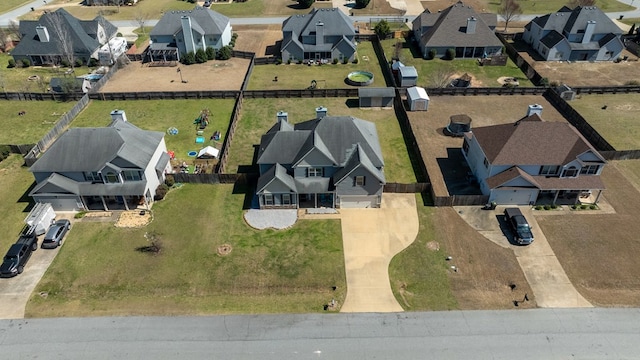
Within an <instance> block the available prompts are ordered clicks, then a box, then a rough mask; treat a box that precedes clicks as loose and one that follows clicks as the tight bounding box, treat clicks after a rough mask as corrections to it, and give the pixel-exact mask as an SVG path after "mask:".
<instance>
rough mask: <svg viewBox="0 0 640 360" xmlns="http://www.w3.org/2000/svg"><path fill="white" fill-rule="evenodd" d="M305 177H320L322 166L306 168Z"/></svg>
mask: <svg viewBox="0 0 640 360" xmlns="http://www.w3.org/2000/svg"><path fill="white" fill-rule="evenodd" d="M307 177H322V168H320V167H310V168H309V169H308V170H307Z"/></svg>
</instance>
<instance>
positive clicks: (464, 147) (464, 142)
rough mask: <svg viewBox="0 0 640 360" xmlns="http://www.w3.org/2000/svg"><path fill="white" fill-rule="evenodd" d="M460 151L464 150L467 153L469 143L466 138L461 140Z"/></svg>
mask: <svg viewBox="0 0 640 360" xmlns="http://www.w3.org/2000/svg"><path fill="white" fill-rule="evenodd" d="M462 151H464V153H465V154H468V153H469V143H468V142H467V139H466V138H465V139H464V141H463V142H462Z"/></svg>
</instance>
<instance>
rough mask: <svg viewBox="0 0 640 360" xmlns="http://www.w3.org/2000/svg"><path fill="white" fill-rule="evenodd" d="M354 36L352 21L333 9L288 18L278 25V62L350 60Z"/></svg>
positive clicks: (353, 53) (313, 11) (354, 48)
mask: <svg viewBox="0 0 640 360" xmlns="http://www.w3.org/2000/svg"><path fill="white" fill-rule="evenodd" d="M355 35H356V30H355V28H354V27H353V23H352V21H351V20H350V19H349V17H348V16H347V15H345V14H344V13H343V12H342V11H340V10H339V9H336V8H331V9H313V10H311V12H310V13H308V14H306V15H293V16H290V17H289V18H287V19H286V20H285V21H284V22H283V23H282V45H281V56H282V61H288V60H291V61H296V60H301V61H308V60H316V61H318V62H320V61H323V60H324V61H332V60H333V59H337V60H338V61H340V62H342V61H343V60H345V59H346V60H347V61H352V60H354V59H355V56H356V43H355V40H354V39H355Z"/></svg>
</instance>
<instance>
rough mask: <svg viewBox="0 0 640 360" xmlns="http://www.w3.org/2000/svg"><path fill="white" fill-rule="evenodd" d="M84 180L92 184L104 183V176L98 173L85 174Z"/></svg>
mask: <svg viewBox="0 0 640 360" xmlns="http://www.w3.org/2000/svg"><path fill="white" fill-rule="evenodd" d="M84 178H85V180H87V181H91V182H102V176H100V173H98V172H97V171H93V172H86V173H84Z"/></svg>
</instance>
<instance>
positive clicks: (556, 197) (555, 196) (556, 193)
mask: <svg viewBox="0 0 640 360" xmlns="http://www.w3.org/2000/svg"><path fill="white" fill-rule="evenodd" d="M556 200H558V190H556V192H555V195H554V196H553V202H552V204H553V205H555V204H556Z"/></svg>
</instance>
